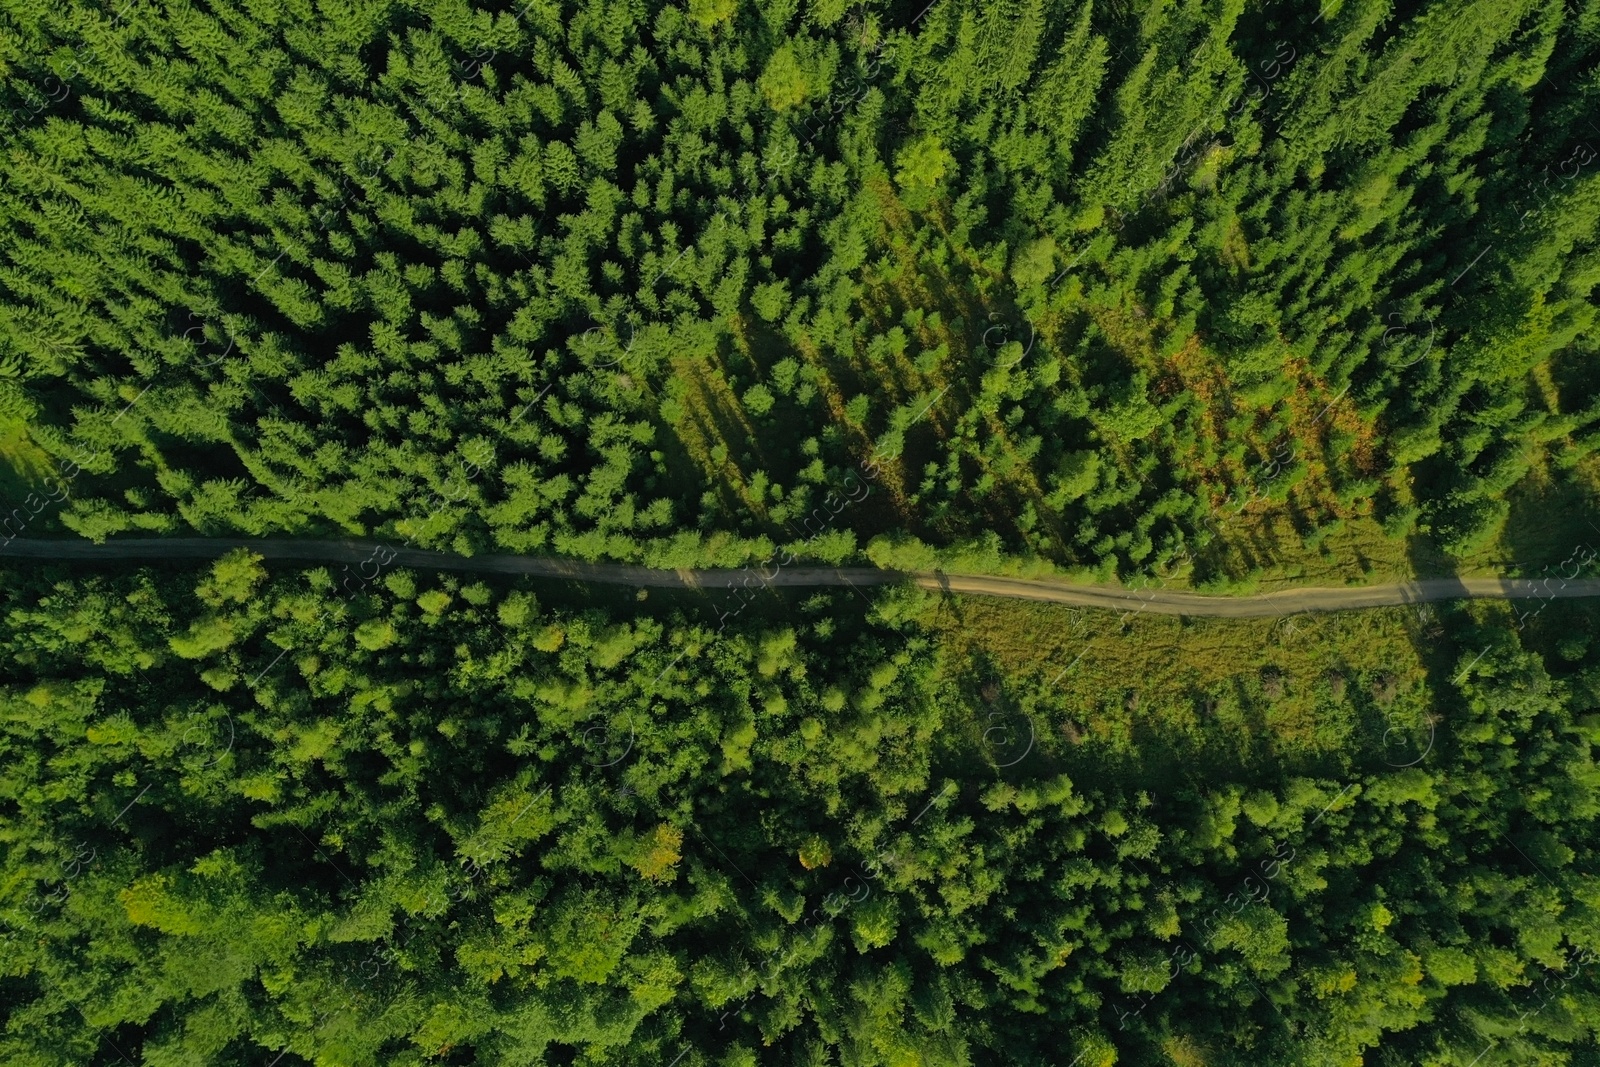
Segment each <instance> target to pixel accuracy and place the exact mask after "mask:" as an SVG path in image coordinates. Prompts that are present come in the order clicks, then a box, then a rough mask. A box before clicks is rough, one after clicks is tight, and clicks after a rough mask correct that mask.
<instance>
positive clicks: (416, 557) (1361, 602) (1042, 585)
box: [0, 537, 1600, 619]
mask: <svg viewBox="0 0 1600 1067" xmlns="http://www.w3.org/2000/svg"><path fill="white" fill-rule="evenodd" d="M234 548H248V549H250V550H251V551H252V552H256V553H259V554H260V555H261V556H262V557H264V558H266V559H277V560H298V561H302V562H306V563H343V564H354V565H356V566H358V567H360V566H361V565H362V564H365V565H366V567H367V568H370V569H373V570H376V569H378V568H379V566H380V565H381V566H383V567H394V566H401V567H415V568H421V569H425V570H447V571H476V572H481V573H492V574H529V575H535V576H538V577H544V578H558V579H566V580H569V581H579V582H603V583H606V584H610V585H629V586H652V587H656V588H680V589H681V588H688V589H695V588H703V589H723V588H726V587H727V586H729V585H730V584H733V585H740V584H743V583H746V582H749V583H750V585H749V587H750V588H755V587H756V586H758V585H759V584H762V583H763V582H765V584H768V585H773V586H828V585H832V586H842V585H855V586H863V585H887V584H891V583H894V582H901V581H910V582H914V583H916V584H917V585H919V586H922V587H923V588H925V589H936V590H940V591H943V592H947V593H966V594H972V595H977V596H996V597H1010V598H1013V599H1019V600H1045V601H1051V602H1054V603H1057V604H1071V605H1075V606H1077V607H1091V608H1106V609H1108V610H1112V611H1127V610H1130V609H1133V610H1142V611H1149V612H1154V613H1156V614H1159V615H1210V616H1216V617H1221V618H1236V619H1243V618H1260V617H1265V616H1272V615H1292V614H1294V613H1296V612H1301V611H1345V610H1350V609H1353V608H1374V607H1387V606H1394V605H1399V604H1419V603H1426V602H1429V601H1437V600H1461V599H1467V598H1474V597H1498V598H1502V599H1560V598H1567V597H1587V596H1600V578H1577V579H1573V580H1571V581H1566V582H1563V581H1562V580H1561V579H1559V578H1557V579H1552V580H1551V581H1549V582H1548V583H1547V582H1544V581H1540V580H1532V579H1519V578H1435V579H1429V580H1426V581H1418V582H1395V583H1390V584H1387V585H1369V586H1359V587H1340V588H1331V587H1322V588H1318V587H1315V586H1312V587H1306V588H1300V589H1285V590H1281V591H1279V592H1275V593H1256V594H1249V595H1235V596H1227V595H1224V596H1215V595H1208V594H1204V593H1186V592H1178V591H1174V590H1164V589H1149V590H1141V591H1138V592H1135V591H1133V590H1130V589H1124V588H1121V587H1118V586H1108V585H1081V584H1073V583H1070V582H1065V581H1060V580H1053V579H1047V578H991V577H983V576H977V575H960V574H939V573H934V574H904V573H901V572H897V571H884V570H877V569H874V568H870V567H798V566H792V567H780V568H778V570H777V572H776V573H775V574H773V573H768V574H766V575H765V576H763V572H761V571H760V570H759V569H758V568H754V567H752V568H750V569H748V570H723V569H704V570H665V569H655V568H651V567H637V566H632V565H629V564H622V563H579V562H576V561H569V560H554V559H545V558H541V557H537V556H512V555H488V556H458V555H454V554H452V553H448V552H430V551H425V550H423V549H416V548H400V547H398V546H394V545H384V544H381V543H379V542H377V541H353V540H352V541H309V540H299V539H294V538H243V537H170V538H137V539H136V538H123V539H119V540H113V541H109V542H107V543H105V544H101V545H96V544H92V543H91V542H88V541H75V540H31V539H25V538H20V537H19V538H14V539H13V540H11V541H10V542H5V543H0V559H18V560H21V559H37V560H52V561H84V562H104V561H112V560H170V559H215V558H216V557H218V556H220V555H222V554H223V553H225V552H227V551H229V550H230V549H234Z"/></svg>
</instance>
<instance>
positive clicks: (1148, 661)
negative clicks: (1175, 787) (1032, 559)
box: [919, 595, 1457, 787]
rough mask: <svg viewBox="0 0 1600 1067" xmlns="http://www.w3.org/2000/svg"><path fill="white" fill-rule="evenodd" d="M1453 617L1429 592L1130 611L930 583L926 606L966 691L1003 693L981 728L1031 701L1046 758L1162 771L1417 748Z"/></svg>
mask: <svg viewBox="0 0 1600 1067" xmlns="http://www.w3.org/2000/svg"><path fill="white" fill-rule="evenodd" d="M1445 610H1446V611H1448V609H1445ZM1443 618H1444V617H1443V616H1442V615H1441V614H1440V612H1439V611H1438V610H1435V609H1433V608H1430V607H1427V606H1424V607H1423V608H1421V609H1420V612H1419V609H1412V608H1392V609H1379V610H1370V611H1354V612H1337V613H1330V614H1316V615H1312V614H1306V615H1299V616H1294V617H1291V618H1284V619H1248V620H1232V619H1192V618H1187V617H1179V616H1157V615H1129V616H1127V617H1126V618H1122V617H1120V616H1119V614H1118V613H1115V612H1107V611H1100V610H1093V609H1077V608H1068V607H1065V606H1062V605H1054V604H1033V603H1016V602H1008V601H1002V600H997V599H989V598H983V597H965V598H958V599H952V598H935V597H932V596H931V595H930V596H929V598H928V600H927V601H926V602H925V603H924V606H923V609H922V612H921V615H920V619H919V621H920V622H922V624H923V625H925V626H927V627H928V628H929V629H930V630H932V631H933V632H934V633H935V634H936V635H937V639H938V642H939V645H940V648H941V650H942V653H943V657H942V660H941V664H942V666H941V669H942V670H943V672H944V674H945V677H946V680H947V682H948V684H949V685H950V686H951V687H952V688H953V689H954V690H955V691H956V692H957V693H959V694H960V695H961V700H960V702H961V703H962V704H965V705H968V706H971V707H975V708H979V709H980V710H982V709H985V708H988V709H992V710H991V711H990V715H991V718H992V721H991V722H989V723H985V722H984V720H983V718H982V717H981V716H980V717H979V718H978V720H977V725H976V726H975V730H976V732H977V733H978V734H982V733H983V732H984V730H985V728H986V727H988V726H994V727H1000V726H1005V725H1006V724H1007V723H1011V722H1012V721H1013V720H1014V724H1015V725H1017V726H1021V725H1022V719H1021V718H1019V717H1026V719H1027V721H1028V722H1031V723H1032V729H1033V732H1034V734H1035V737H1036V749H1035V752H1034V753H1033V754H1032V755H1031V756H1030V759H1031V760H1032V761H1034V762H1038V761H1041V760H1042V761H1043V762H1044V763H1046V764H1061V765H1063V766H1065V767H1067V768H1069V769H1075V770H1077V771H1078V772H1081V773H1089V774H1093V775H1095V776H1103V775H1107V774H1110V775H1117V776H1130V777H1132V778H1134V779H1137V780H1141V781H1145V782H1147V783H1149V784H1151V785H1152V786H1158V787H1159V786H1161V785H1162V784H1170V783H1171V782H1172V781H1173V780H1175V777H1174V776H1176V778H1177V779H1181V778H1184V777H1187V776H1188V775H1190V774H1193V773H1197V772H1199V771H1201V770H1204V771H1205V772H1206V773H1214V772H1216V771H1217V770H1218V769H1219V768H1222V767H1227V768H1230V769H1231V771H1232V772H1235V773H1239V774H1244V775H1247V776H1248V775H1249V774H1250V772H1251V770H1252V768H1255V769H1260V768H1263V767H1266V766H1269V765H1271V766H1283V765H1289V766H1292V767H1295V768H1299V769H1301V770H1304V771H1306V772H1310V771H1313V770H1317V769H1322V770H1328V769H1330V768H1332V767H1335V766H1343V765H1347V764H1348V763H1349V761H1351V760H1353V759H1358V758H1371V759H1374V760H1381V759H1383V758H1385V757H1388V758H1389V759H1390V761H1391V762H1395V763H1399V762H1405V760H1406V759H1409V758H1410V756H1405V755H1402V753H1403V752H1405V751H1407V747H1406V746H1408V745H1411V744H1413V743H1415V741H1416V738H1417V731H1418V730H1420V729H1423V725H1422V724H1423V723H1424V721H1425V719H1426V717H1427V716H1428V714H1429V713H1430V711H1431V709H1432V707H1433V705H1434V694H1433V692H1432V688H1433V687H1432V686H1430V683H1429V681H1428V679H1429V677H1430V671H1432V672H1433V676H1434V677H1435V678H1437V677H1438V674H1439V672H1441V671H1443V672H1445V674H1446V675H1448V672H1449V671H1450V670H1451V669H1453V665H1454V662H1455V659H1456V658H1457V657H1456V655H1455V649H1454V647H1453V644H1452V642H1450V641H1449V639H1448V635H1447V633H1446V625H1445V623H1444V621H1443ZM1434 684H1435V685H1436V684H1437V683H1434ZM1391 727H1396V729H1395V730H1394V731H1393V732H1390V728H1391ZM1007 728H1010V727H1007ZM1386 735H1387V736H1386ZM1000 739H1001V734H1000V733H998V732H997V733H995V734H994V735H993V737H992V738H991V741H994V740H1000ZM980 747H981V746H980ZM988 748H989V749H991V750H992V749H994V748H995V745H994V744H992V743H991V744H990V745H989V746H988ZM1420 751H1421V749H1420V748H1416V749H1414V751H1413V754H1415V752H1420ZM1014 752H1015V754H1018V755H1020V753H1021V749H1020V748H1016V749H1015V750H1014ZM1001 756H1002V758H996V759H994V760H993V761H992V762H993V763H995V764H999V763H1004V762H1006V759H1005V758H1003V756H1004V754H1003V753H1002V754H1001ZM1024 769H1026V768H1024ZM1039 769H1042V767H1041V768H1039Z"/></svg>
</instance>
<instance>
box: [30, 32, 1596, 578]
mask: <svg viewBox="0 0 1600 1067" xmlns="http://www.w3.org/2000/svg"><path fill="white" fill-rule="evenodd" d="M3 7H4V10H5V15H4V21H3V26H4V31H3V33H0V64H3V67H4V70H5V74H6V78H5V87H4V90H3V103H4V105H5V109H6V112H7V116H8V117H7V119H6V120H5V121H6V124H7V128H6V130H5V132H4V134H3V136H4V144H5V151H4V154H3V157H0V178H3V187H0V422H3V423H4V426H5V427H7V428H8V429H6V432H5V434H3V435H0V436H4V437H5V438H6V440H7V441H8V445H7V450H8V455H9V456H11V457H12V458H13V460H14V462H15V464H16V465H17V466H18V467H19V469H21V470H23V471H24V472H27V473H29V474H30V475H31V477H32V478H33V479H34V480H35V482H36V483H37V485H36V486H35V487H34V488H36V490H37V491H36V492H34V494H33V499H34V501H35V503H32V504H29V505H28V506H27V507H25V508H22V509H20V512H15V511H14V512H13V514H12V515H11V517H10V520H9V521H10V525H9V526H8V527H7V533H8V535H9V536H14V535H15V534H16V533H17V532H18V530H19V528H21V527H31V528H33V529H35V535H37V531H40V530H60V529H62V528H63V526H64V528H65V529H68V530H71V531H75V532H77V533H79V534H82V535H84V536H88V537H93V538H96V539H99V538H103V537H106V536H108V535H112V534H117V533H123V532H177V531H200V532H204V533H223V532H248V533H259V534H264V533H279V532H305V533H313V532H315V533H322V534H328V533H356V534H376V535H380V536H386V537H390V538H402V539H405V540H406V542H407V543H414V544H418V545H421V546H423V547H430V548H454V549H456V550H458V551H462V552H469V553H470V552H480V551H485V550H488V549H490V548H492V547H499V548H502V549H511V550H518V551H546V552H552V553H556V554H560V555H569V556H580V557H584V558H589V559H601V558H610V559H626V560H644V561H650V562H655V563H658V564H672V565H684V564H687V563H691V562H721V563H732V564H738V563H740V562H743V561H744V560H746V559H747V558H749V556H750V555H751V553H753V552H758V553H762V554H763V555H766V554H770V552H771V549H772V547H773V546H774V545H789V546H792V547H793V548H794V550H795V551H796V552H797V553H799V554H802V555H805V556H807V557H810V558H815V559H824V560H835V561H837V560H842V559H845V558H848V557H851V556H852V555H853V554H859V553H861V552H863V551H864V550H865V549H866V548H867V546H868V544H869V542H871V541H873V539H877V540H878V541H879V542H880V543H882V544H883V545H885V546H888V547H885V548H884V549H883V552H887V551H889V548H890V547H892V546H894V545H897V544H909V545H914V544H915V543H916V542H918V541H920V542H922V543H924V544H928V545H932V546H938V547H950V546H959V545H963V544H978V545H987V546H988V547H989V551H990V554H991V555H993V554H994V553H999V554H1001V555H1006V556H1016V557H1019V558H1022V557H1027V558H1036V559H1039V560H1044V561H1049V562H1051V563H1052V564H1055V565H1059V566H1062V567H1067V568H1073V569H1082V570H1088V571H1093V572H1095V573H1100V574H1105V575H1109V574H1112V573H1121V574H1128V573H1134V572H1137V571H1139V570H1141V569H1148V568H1152V567H1158V566H1161V565H1162V564H1163V563H1165V562H1166V561H1169V560H1171V559H1173V558H1175V557H1179V556H1180V555H1181V554H1182V553H1185V552H1189V553H1192V554H1193V555H1194V557H1195V558H1196V559H1197V561H1198V562H1197V564H1196V567H1197V569H1198V570H1199V571H1200V572H1201V573H1202V575H1203V574H1204V571H1205V568H1206V567H1207V565H1208V564H1207V554H1206V552H1205V545H1207V544H1208V543H1210V542H1212V541H1214V540H1216V539H1217V538H1218V537H1219V535H1221V536H1223V537H1225V536H1227V535H1228V534H1229V532H1230V531H1235V530H1243V529H1246V528H1247V527H1248V525H1249V522H1248V519H1249V516H1254V515H1257V514H1260V513H1265V512H1274V513H1277V514H1282V515H1285V516H1287V517H1288V518H1289V520H1290V521H1292V523H1293V524H1294V529H1295V530H1296V531H1297V534H1298V536H1299V537H1302V538H1305V539H1306V540H1307V543H1315V542H1317V541H1318V540H1319V539H1321V538H1324V537H1327V536H1328V535H1329V533H1330V531H1335V530H1337V529H1339V528H1340V527H1341V526H1342V525H1343V524H1346V523H1349V522H1353V521H1362V520H1366V521H1371V522H1381V523H1382V524H1383V529H1384V530H1385V531H1387V532H1388V534H1389V535H1390V536H1393V537H1403V536H1407V535H1416V536H1423V537H1426V538H1428V539H1429V540H1430V543H1433V544H1436V545H1437V546H1439V547H1440V548H1441V549H1442V550H1444V551H1447V552H1453V553H1456V554H1461V553H1465V552H1469V551H1471V550H1472V549H1474V548H1476V547H1479V546H1482V545H1483V544H1485V543H1487V542H1488V541H1489V540H1490V539H1491V538H1493V537H1494V535H1495V534H1496V532H1497V530H1498V529H1499V528H1500V526H1501V524H1502V523H1503V522H1504V520H1505V519H1506V516H1507V508H1508V505H1507V502H1506V499H1505V497H1506V493H1507V491H1508V489H1509V488H1510V487H1512V486H1513V485H1514V484H1516V483H1518V482H1519V480H1522V479H1524V478H1525V477H1527V476H1530V475H1539V476H1544V477H1556V478H1563V477H1568V476H1570V474H1571V472H1572V471H1573V470H1574V469H1575V468H1579V467H1582V466H1584V463H1583V461H1584V460H1585V458H1586V457H1589V456H1592V454H1593V452H1594V450H1595V449H1596V447H1597V446H1600V428H1597V425H1596V424H1597V423H1600V378H1597V375H1596V372H1595V370H1594V367H1595V366H1596V365H1597V364H1596V345H1597V343H1600V342H1597V341H1596V337H1597V336H1600V334H1597V332H1596V330H1595V329H1594V328H1593V326H1594V315H1595V307H1594V302H1593V298H1592V293H1593V289H1594V286H1595V284H1596V282H1597V281H1600V248H1597V245H1596V234H1597V233H1600V179H1597V177H1596V175H1597V173H1600V160H1597V157H1596V152H1597V146H1600V127H1597V125H1596V122H1597V121H1600V120H1597V119H1596V117H1595V116H1596V115H1597V114H1600V111H1597V108H1596V106H1595V104H1596V101H1597V99H1600V88H1597V84H1596V73H1595V71H1596V55H1597V47H1600V3H1597V2H1596V0H1570V2H1569V3H1567V4H1565V5H1563V4H1560V3H1554V2H1533V0H1479V2H1476V3H1451V4H1433V5H1419V4H1391V3H1388V2H1385V0H1332V2H1330V3H1327V4H1325V5H1323V6H1321V7H1320V9H1319V8H1318V7H1317V6H1316V5H1314V4H1303V5H1291V4H1277V3H1273V4H1266V5H1258V4H1250V5H1247V4H1245V3H1243V2H1227V3H1222V2H1215V3H1204V2H1200V0H1186V2H1183V3H1156V2H1148V3H1132V2H1127V0H1114V2H1112V3H1108V4H1104V5H1097V4H1093V3H1082V4H1069V3H1060V4H1045V3H1044V2H1043V0H995V2H987V0H986V2H984V3H977V2H975V0H939V2H936V3H932V4H928V5H926V6H924V5H923V4H921V3H916V4H899V3H896V4H882V3H874V4H858V5H856V6H849V5H847V4H845V3H843V2H841V0H825V2H822V3H817V4H813V5H805V6H804V7H802V6H801V5H800V4H798V3H797V2H796V0H786V2H785V0H778V2H772V3H762V4H759V5H758V4H738V3H736V2H734V0H690V2H689V4H688V7H687V9H685V8H683V7H680V6H675V5H672V4H664V5H647V4H645V3H643V2H641V0H632V2H629V0H617V2H601V0H591V2H587V3H584V4H581V5H580V4H571V3H566V4H563V3H560V2H558V0H529V2H527V3H525V4H523V5H522V6H520V7H513V6H511V5H505V6H498V7H497V6H494V5H489V6H474V5H471V4H467V3H462V2H457V0H428V2H416V3H390V2H381V0H374V2H371V3H363V4H356V5H344V4H333V5H315V4H311V3H309V2H303V0H252V2H250V3H248V4H241V5H233V4H213V5H196V4H191V3H181V4H180V3H166V2H149V0H128V2H125V3H123V4H122V6H121V7H118V8H115V9H112V8H110V7H106V8H102V7H99V6H96V5H91V4H86V3H82V2H80V0H69V2H68V3H65V4H37V3H33V2H31V0H28V2H18V0H7V2H6V3H5V4H4V5H3ZM1590 477H1591V478H1592V477H1593V475H1592V471H1591V474H1590ZM15 488H17V489H19V490H20V491H21V492H24V493H25V492H26V491H27V489H28V488H29V486H28V485H26V484H22V485H18V486H16V487H15ZM12 507H13V508H14V507H15V505H14V504H13V505H12ZM1238 512H1245V513H1246V521H1245V522H1244V523H1243V524H1242V525H1241V524H1238V523H1236V522H1235V521H1234V519H1235V515H1236V513H1238ZM883 552H880V553H879V554H878V556H877V557H876V558H879V559H880V560H881V559H883V558H886V557H885V556H884V555H883ZM1183 558H1185V559H1187V558H1188V557H1187V556H1184V557H1183ZM1210 565H1211V566H1213V567H1214V566H1216V564H1215V563H1214V562H1213V563H1212V564H1210Z"/></svg>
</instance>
